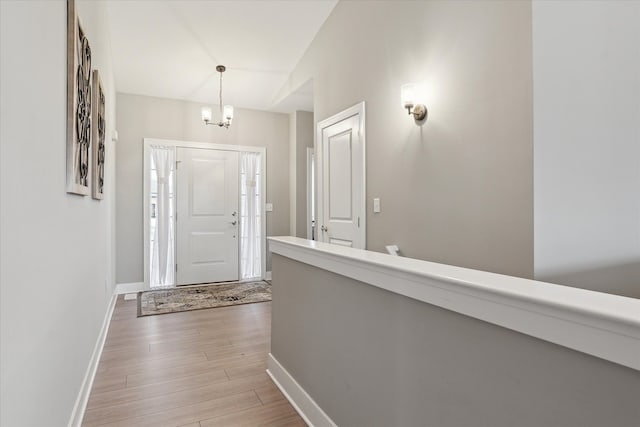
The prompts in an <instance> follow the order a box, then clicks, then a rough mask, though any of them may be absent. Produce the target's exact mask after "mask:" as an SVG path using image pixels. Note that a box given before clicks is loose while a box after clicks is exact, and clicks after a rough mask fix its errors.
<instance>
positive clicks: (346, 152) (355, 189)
mask: <svg viewBox="0 0 640 427" xmlns="http://www.w3.org/2000/svg"><path fill="white" fill-rule="evenodd" d="M364 111H365V110H364V102H362V103H360V104H357V105H354V106H353V107H351V108H348V109H347V110H345V111H342V112H340V113H338V114H336V115H334V116H332V117H329V118H328V119H325V120H323V121H321V122H320V123H318V126H317V138H316V143H317V148H318V149H317V151H316V155H317V157H318V158H317V163H318V169H317V179H318V225H319V228H318V230H317V237H316V239H317V240H320V241H322V242H327V243H333V244H336V245H341V246H349V247H353V248H359V249H366V210H365V196H366V192H365V177H366V175H365V172H366V171H365V116H364Z"/></svg>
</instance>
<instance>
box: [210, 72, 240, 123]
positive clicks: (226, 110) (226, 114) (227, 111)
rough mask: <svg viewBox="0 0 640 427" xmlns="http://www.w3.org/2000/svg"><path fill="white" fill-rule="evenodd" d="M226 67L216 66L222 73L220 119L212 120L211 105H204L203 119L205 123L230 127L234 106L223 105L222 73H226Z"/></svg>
mask: <svg viewBox="0 0 640 427" xmlns="http://www.w3.org/2000/svg"><path fill="white" fill-rule="evenodd" d="M226 69H227V68H226V67H225V66H224V65H218V66H217V67H216V71H217V72H219V73H220V121H218V122H212V121H211V108H209V107H202V121H203V122H204V124H205V125H216V126H220V127H225V128H227V129H228V128H229V126H231V120H233V106H231V105H225V106H224V107H223V106H222V73H224V72H225V70H226Z"/></svg>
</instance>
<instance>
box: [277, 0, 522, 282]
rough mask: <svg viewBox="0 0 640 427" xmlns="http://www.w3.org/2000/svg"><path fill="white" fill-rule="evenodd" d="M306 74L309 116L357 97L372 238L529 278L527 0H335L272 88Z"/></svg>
mask: <svg viewBox="0 0 640 427" xmlns="http://www.w3.org/2000/svg"><path fill="white" fill-rule="evenodd" d="M310 78H313V81H314V91H313V92H314V97H315V98H314V119H315V121H316V122H318V121H321V120H323V119H325V118H327V117H329V116H331V115H333V114H335V113H337V112H339V111H341V110H344V109H345V108H348V107H350V106H352V105H354V104H356V103H358V102H361V101H365V102H366V120H367V123H366V131H367V142H366V144H367V147H366V151H367V166H366V167H367V180H366V184H367V248H368V249H371V250H376V251H384V246H385V245H388V244H398V246H399V247H400V249H401V251H402V253H403V254H404V255H405V256H408V257H412V258H420V259H426V260H430V261H435V262H442V263H447V264H454V265H459V266H464V267H470V268H476V269H480V270H487V271H493V272H499V273H505V274H509V275H515V276H521V277H532V276H533V173H532V168H533V157H532V151H533V147H532V57H531V4H530V3H529V2H524V1H523V2H503V1H498V2H490V1H482V2H401V1H370V2H367V1H362V2H347V1H345V2H339V3H338V4H337V6H336V8H335V9H334V11H333V12H332V14H331V15H330V16H329V18H328V19H327V21H326V22H325V24H324V25H323V27H322V28H321V30H320V32H319V33H318V35H317V37H316V38H315V39H314V41H313V42H312V44H311V45H310V47H309V49H308V50H307V52H306V53H305V55H304V56H303V58H302V59H301V61H300V62H299V64H298V65H297V66H296V68H295V69H294V71H293V73H292V74H291V76H290V79H289V81H288V82H287V84H286V85H285V87H284V88H283V89H282V91H281V94H280V96H282V97H285V96H286V94H287V93H288V92H289V91H291V90H295V89H296V88H297V87H300V86H301V85H302V84H303V83H305V82H307V81H308V80H309V79H310ZM408 82H416V83H419V84H422V85H423V86H425V87H426V88H427V90H426V94H425V95H426V97H425V101H426V104H427V107H428V109H429V118H428V120H427V122H426V123H425V124H424V125H423V126H416V125H415V124H414V122H413V120H411V119H410V118H409V117H408V116H407V112H406V110H404V109H402V108H401V106H400V86H401V85H402V84H404V83H408ZM298 184H300V183H298ZM375 197H379V198H380V199H381V204H382V212H381V213H380V214H373V207H372V200H373V198H375Z"/></svg>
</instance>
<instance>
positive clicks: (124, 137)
mask: <svg viewBox="0 0 640 427" xmlns="http://www.w3.org/2000/svg"><path fill="white" fill-rule="evenodd" d="M201 107H202V104H198V103H193V102H187V101H178V100H171V99H162V98H152V97H147V96H139V95H129V94H122V93H118V112H117V114H118V134H119V141H118V150H117V162H116V163H117V167H116V177H117V197H118V198H117V215H116V224H117V227H116V230H117V276H116V278H117V282H118V283H131V282H142V281H143V280H144V276H143V258H144V250H143V248H144V246H143V230H142V202H143V201H142V167H143V159H142V151H143V139H144V138H164V139H177V140H184V141H199V142H212V143H217V144H230V145H251V146H264V147H266V149H267V197H266V201H267V202H270V203H273V212H268V213H267V235H268V236H271V235H286V234H288V231H289V194H288V191H287V189H288V185H289V164H288V149H289V144H288V141H289V130H288V126H289V124H288V116H287V115H286V114H278V113H268V112H264V111H257V110H245V109H241V108H236V110H235V116H234V121H233V124H232V125H231V127H230V128H229V129H222V128H219V127H217V126H205V125H204V124H203V123H202V121H201V120H200V108H201ZM270 269H271V262H270V257H269V256H268V258H267V270H270Z"/></svg>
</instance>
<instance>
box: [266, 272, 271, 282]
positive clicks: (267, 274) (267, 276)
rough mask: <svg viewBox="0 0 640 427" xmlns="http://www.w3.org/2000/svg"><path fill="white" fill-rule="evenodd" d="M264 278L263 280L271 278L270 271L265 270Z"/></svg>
mask: <svg viewBox="0 0 640 427" xmlns="http://www.w3.org/2000/svg"><path fill="white" fill-rule="evenodd" d="M264 279H265V280H271V272H270V271H265V273H264Z"/></svg>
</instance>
